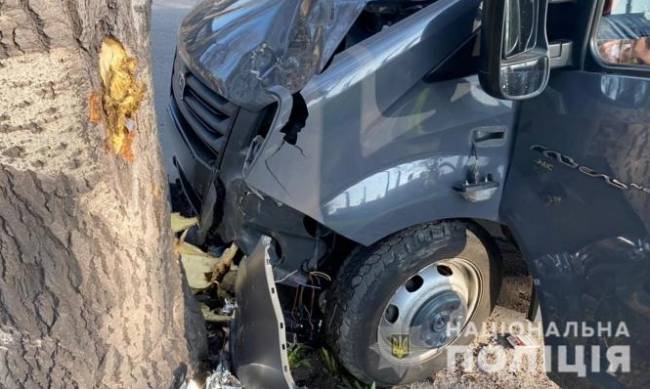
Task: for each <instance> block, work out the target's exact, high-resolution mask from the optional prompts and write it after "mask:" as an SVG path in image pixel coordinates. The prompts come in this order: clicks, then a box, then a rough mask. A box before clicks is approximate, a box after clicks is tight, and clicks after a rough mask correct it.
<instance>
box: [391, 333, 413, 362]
mask: <svg viewBox="0 0 650 389" xmlns="http://www.w3.org/2000/svg"><path fill="white" fill-rule="evenodd" d="M390 349H391V350H390V351H391V354H393V356H394V357H395V358H398V359H403V358H406V357H407V356H408V355H409V351H410V350H409V336H408V335H391V336H390Z"/></svg>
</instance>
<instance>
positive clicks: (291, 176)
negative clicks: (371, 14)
mask: <svg viewBox="0 0 650 389" xmlns="http://www.w3.org/2000/svg"><path fill="white" fill-rule="evenodd" d="M479 3H480V2H479V1H474V0H472V1H467V0H441V1H439V2H436V3H434V4H433V5H431V6H429V7H427V8H426V9H424V10H422V11H420V12H419V13H416V14H414V15H412V16H411V17H409V18H407V19H405V20H403V21H401V22H399V23H397V24H395V25H394V26H392V27H391V28H387V29H385V30H384V31H382V32H380V33H379V34H377V35H375V36H373V37H371V38H369V39H368V40H366V41H364V42H362V43H360V44H358V45H356V46H354V47H352V48H350V49H349V50H347V51H345V52H343V53H341V54H340V55H339V56H337V57H336V58H335V59H334V61H333V63H332V64H331V65H330V67H329V68H328V69H327V70H326V71H325V72H323V73H322V74H320V75H318V76H316V77H315V78H313V79H312V80H311V81H310V82H309V84H307V86H306V87H305V88H304V89H303V90H302V91H301V95H302V96H303V98H304V99H305V102H306V104H307V107H308V112H309V116H308V118H307V121H306V125H305V128H304V129H303V130H302V131H301V133H300V134H299V136H298V140H297V142H296V144H295V145H292V144H289V143H287V142H285V140H284V134H282V133H281V132H280V128H279V127H278V126H274V127H272V128H271V130H270V131H269V134H268V135H267V137H266V139H265V140H264V142H263V144H262V147H261V149H260V150H259V151H258V152H257V153H256V156H255V158H254V160H253V162H252V163H251V165H250V166H249V168H248V169H247V171H246V172H245V180H246V183H247V184H248V185H249V186H250V187H251V188H253V189H254V190H255V191H256V192H258V193H260V194H262V195H267V196H270V197H272V198H273V199H275V200H276V201H278V202H280V203H282V204H285V205H287V206H289V207H292V208H294V209H296V210H298V211H300V212H302V213H304V214H305V215H308V216H310V217H312V218H313V219H315V220H317V221H319V222H320V223H322V224H323V225H325V226H326V227H328V228H330V229H332V230H334V231H336V232H337V233H339V234H341V235H343V236H345V237H347V238H349V239H352V240H354V241H356V242H359V243H361V244H364V245H369V244H372V243H374V242H376V241H377V240H379V239H381V238H383V237H385V236H387V235H389V234H391V233H394V232H396V231H399V230H401V229H403V228H406V227H409V226H411V225H415V224H419V223H424V222H429V221H432V220H438V219H444V218H451V217H454V218H459V217H466V218H478V219H485V220H492V221H498V220H499V205H500V201H501V194H502V193H501V188H499V190H498V192H497V193H496V194H495V195H494V196H493V197H492V198H491V199H490V200H488V201H485V202H480V203H469V202H467V201H465V200H464V199H463V198H462V197H461V196H459V195H458V194H457V193H456V192H455V191H454V189H453V187H454V186H455V185H457V184H458V183H462V182H464V181H465V179H466V177H467V175H468V164H470V163H473V157H472V155H473V153H472V143H473V140H475V136H476V133H477V131H482V130H485V129H486V127H487V128H488V129H489V131H490V132H497V133H499V134H500V138H499V140H497V141H493V142H485V144H482V145H477V147H476V151H477V155H478V156H477V161H478V166H479V168H480V169H481V171H482V172H485V173H489V174H491V175H492V177H493V178H494V180H495V181H496V182H500V183H503V182H504V181H505V175H506V173H507V166H508V160H509V155H510V143H511V136H510V132H511V128H512V124H513V106H512V103H511V102H508V101H502V100H496V99H494V98H492V97H490V96H488V95H487V94H485V93H484V92H483V91H482V90H481V88H480V86H479V83H478V78H477V77H476V76H470V77H466V78H460V79H455V80H448V81H441V82H436V83H428V82H426V81H425V76H426V75H427V74H429V73H430V72H431V70H432V69H435V68H436V67H438V66H439V65H441V64H443V63H444V61H445V60H446V59H447V58H449V57H450V55H451V54H452V53H454V51H455V50H456V49H458V48H459V47H461V46H462V45H463V44H464V43H466V42H467V41H468V39H469V38H470V37H471V36H472V35H473V34H474V32H475V29H476V27H477V25H476V23H475V20H476V15H477V11H478V6H479Z"/></svg>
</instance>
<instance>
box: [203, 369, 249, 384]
mask: <svg viewBox="0 0 650 389" xmlns="http://www.w3.org/2000/svg"><path fill="white" fill-rule="evenodd" d="M240 388H243V386H242V384H241V383H240V382H239V380H238V379H237V377H235V376H234V375H233V374H232V373H231V372H230V370H228V368H226V366H225V364H224V363H219V365H218V366H217V368H216V369H215V370H214V372H212V374H210V375H209V376H208V378H207V379H206V381H205V389H240Z"/></svg>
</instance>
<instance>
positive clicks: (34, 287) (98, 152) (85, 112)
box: [0, 0, 205, 388]
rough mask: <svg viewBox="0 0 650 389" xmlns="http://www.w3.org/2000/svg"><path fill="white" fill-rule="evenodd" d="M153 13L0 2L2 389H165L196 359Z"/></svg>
mask: <svg viewBox="0 0 650 389" xmlns="http://www.w3.org/2000/svg"><path fill="white" fill-rule="evenodd" d="M150 8H151V3H150V0H91V1H82V0H0V387H2V388H18V387H38V388H41V387H56V388H58V387H81V388H90V387H111V388H113V387H128V388H140V387H154V388H162V387H171V386H177V385H178V384H179V382H180V380H181V379H182V378H181V377H183V376H184V375H185V373H186V372H189V373H190V374H191V373H192V372H194V371H195V367H196V366H197V365H196V364H197V361H199V360H200V358H201V357H202V356H203V353H204V350H205V346H204V340H205V330H204V326H203V321H202V319H201V317H200V313H199V312H198V310H197V309H196V307H195V305H194V303H193V302H192V300H191V297H190V295H189V293H188V288H187V287H186V286H185V281H184V280H183V279H182V274H181V270H180V264H179V262H178V258H176V256H175V255H174V254H173V250H172V235H171V232H170V228H169V227H170V226H169V212H168V206H167V205H166V204H167V203H166V201H165V199H166V193H167V186H166V180H165V176H164V172H163V169H162V166H161V157H160V147H159V143H158V138H157V133H156V130H155V126H154V123H155V122H154V116H153V107H152V101H151V95H152V94H151V87H150V85H151V82H150V81H151V78H150V58H149V52H150V50H149V39H148V37H149V35H148V34H149V17H150ZM122 47H123V48H124V50H125V51H126V55H127V56H126V57H124V58H122V57H120V54H119V53H117V54H116V53H115V52H110V50H117V51H119V50H121V48H122ZM104 49H107V50H109V55H108V57H107V58H103V57H102V58H100V52H102V51H103V50H104ZM111 53H112V55H111ZM111 61H113V62H111ZM100 68H101V69H100ZM100 71H101V74H100ZM142 86H144V88H143V87H142ZM120 88H121V89H120ZM141 97H143V98H141Z"/></svg>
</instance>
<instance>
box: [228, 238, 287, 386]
mask: <svg viewBox="0 0 650 389" xmlns="http://www.w3.org/2000/svg"><path fill="white" fill-rule="evenodd" d="M271 250H272V248H271V238H269V237H268V236H262V238H261V239H260V241H259V242H258V244H257V246H256V247H255V250H254V251H253V252H252V253H251V255H250V256H248V257H246V258H244V259H243V260H242V261H241V263H240V266H239V271H238V273H237V283H236V292H237V293H236V295H237V311H236V313H235V321H234V324H233V326H232V329H231V330H232V334H231V336H230V341H231V342H233V348H232V351H233V355H232V357H233V363H234V365H235V370H236V372H237V375H238V376H239V377H240V379H241V380H242V383H243V384H244V387H245V388H247V389H265V388H277V389H283V388H287V389H289V388H294V387H296V386H295V384H294V382H293V377H292V376H291V371H290V369H289V359H288V356H287V340H286V334H285V327H284V316H283V314H282V308H281V307H280V301H279V300H278V295H277V291H276V289H275V280H274V279H273V270H272V268H271V264H270V260H271V255H272V253H271Z"/></svg>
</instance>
